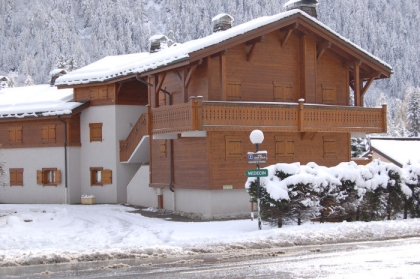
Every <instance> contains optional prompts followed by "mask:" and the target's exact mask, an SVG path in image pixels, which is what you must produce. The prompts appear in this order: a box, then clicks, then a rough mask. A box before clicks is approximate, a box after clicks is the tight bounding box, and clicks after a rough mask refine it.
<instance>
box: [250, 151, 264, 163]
mask: <svg viewBox="0 0 420 279" xmlns="http://www.w3.org/2000/svg"><path fill="white" fill-rule="evenodd" d="M265 163H267V152H265V153H260V152H248V164H265Z"/></svg>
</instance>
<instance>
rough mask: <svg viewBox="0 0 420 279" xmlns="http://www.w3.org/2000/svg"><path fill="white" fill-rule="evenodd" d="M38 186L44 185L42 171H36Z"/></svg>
mask: <svg viewBox="0 0 420 279" xmlns="http://www.w3.org/2000/svg"><path fill="white" fill-rule="evenodd" d="M36 184H38V185H42V171H40V170H37V171H36Z"/></svg>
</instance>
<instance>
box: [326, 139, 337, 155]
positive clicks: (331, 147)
mask: <svg viewBox="0 0 420 279" xmlns="http://www.w3.org/2000/svg"><path fill="white" fill-rule="evenodd" d="M336 156H337V141H336V139H335V138H324V157H336Z"/></svg>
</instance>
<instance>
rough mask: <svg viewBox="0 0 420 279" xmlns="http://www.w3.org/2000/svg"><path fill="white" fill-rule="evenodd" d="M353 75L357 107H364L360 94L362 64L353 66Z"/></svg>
mask: <svg viewBox="0 0 420 279" xmlns="http://www.w3.org/2000/svg"><path fill="white" fill-rule="evenodd" d="M353 75H354V89H355V90H354V103H355V105H356V106H359V107H360V106H362V100H361V99H362V95H361V92H360V88H361V82H360V63H359V61H356V62H354V66H353Z"/></svg>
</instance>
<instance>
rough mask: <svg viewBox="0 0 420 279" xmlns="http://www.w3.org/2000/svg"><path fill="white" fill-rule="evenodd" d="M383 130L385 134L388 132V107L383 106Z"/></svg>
mask: <svg viewBox="0 0 420 279" xmlns="http://www.w3.org/2000/svg"><path fill="white" fill-rule="evenodd" d="M382 129H383V131H382V132H383V133H386V131H387V130H388V117H387V105H386V104H383V105H382Z"/></svg>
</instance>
